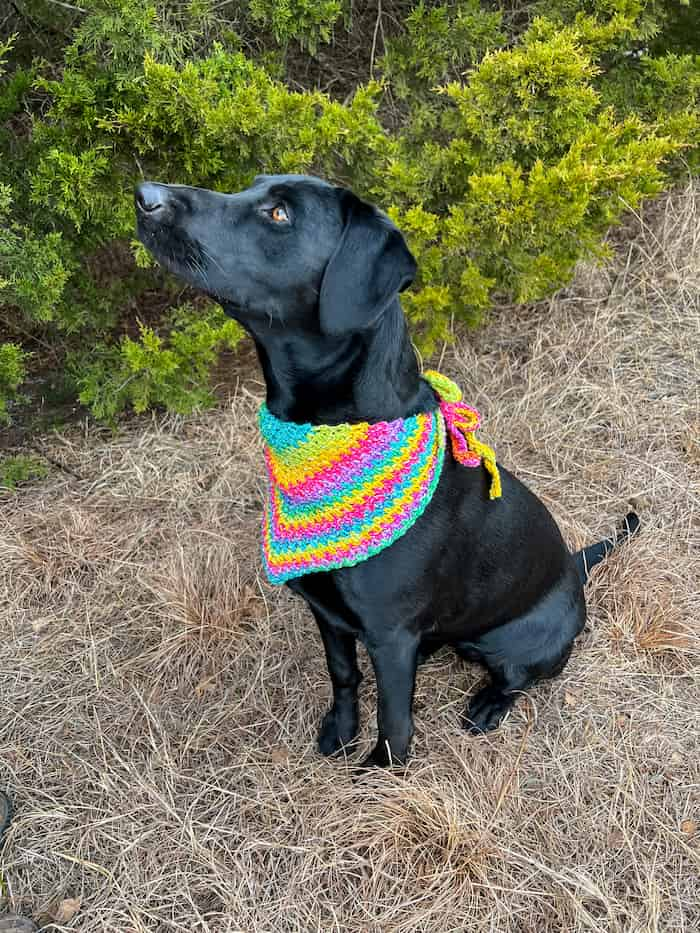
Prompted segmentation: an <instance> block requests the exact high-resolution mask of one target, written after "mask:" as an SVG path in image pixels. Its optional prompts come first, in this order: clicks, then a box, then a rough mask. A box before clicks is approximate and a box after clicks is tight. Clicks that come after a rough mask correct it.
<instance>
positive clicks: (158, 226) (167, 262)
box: [136, 215, 213, 294]
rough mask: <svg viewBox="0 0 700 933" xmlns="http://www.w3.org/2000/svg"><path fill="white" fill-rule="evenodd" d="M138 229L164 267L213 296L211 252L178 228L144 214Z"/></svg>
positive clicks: (139, 218)
mask: <svg viewBox="0 0 700 933" xmlns="http://www.w3.org/2000/svg"><path fill="white" fill-rule="evenodd" d="M136 229H137V234H138V238H139V240H140V241H141V242H142V243H143V245H144V246H145V247H146V249H147V250H148V251H149V252H150V253H151V254H152V255H153V256H154V257H155V259H156V260H157V261H158V263H159V264H160V265H161V266H163V268H165V269H167V270H168V272H172V273H173V275H176V276H177V277H178V278H180V279H184V280H185V281H186V282H188V283H189V284H190V285H194V286H196V287H197V288H201V289H203V290H204V291H206V292H209V293H210V294H213V291H212V289H211V287H210V283H209V275H208V263H207V253H206V250H205V249H204V247H203V246H202V245H201V244H200V243H198V242H197V241H196V240H194V239H192V238H191V237H189V236H188V235H187V234H186V233H185V232H184V231H183V230H181V229H179V228H178V227H175V226H172V225H165V224H162V223H158V222H155V221H153V220H150V219H148V218H145V217H143V216H141V215H139V217H138V221H137V228H136Z"/></svg>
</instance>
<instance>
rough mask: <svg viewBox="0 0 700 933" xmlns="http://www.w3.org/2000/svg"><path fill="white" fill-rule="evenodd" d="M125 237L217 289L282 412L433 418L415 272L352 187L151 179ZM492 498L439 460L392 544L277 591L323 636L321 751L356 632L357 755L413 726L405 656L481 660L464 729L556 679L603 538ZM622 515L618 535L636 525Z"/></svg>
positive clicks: (349, 668) (395, 235)
mask: <svg viewBox="0 0 700 933" xmlns="http://www.w3.org/2000/svg"><path fill="white" fill-rule="evenodd" d="M136 208H137V216H138V232H139V237H140V238H141V240H142V242H143V243H144V244H145V245H146V246H147V247H148V248H149V249H150V250H151V252H152V253H153V254H154V255H155V257H156V258H157V259H158V260H159V262H160V263H161V264H162V265H163V266H165V267H166V268H167V269H170V270H171V271H172V272H174V273H175V274H177V275H178V276H180V277H181V278H183V279H185V280H186V281H187V282H189V283H190V284H192V285H194V286H196V287H197V288H199V289H201V290H203V291H205V292H206V293H208V294H210V295H211V296H213V297H214V298H216V299H217V300H218V301H219V302H220V303H221V304H222V305H223V307H224V309H225V311H226V313H227V314H229V315H230V316H231V317H233V318H235V319H236V320H237V321H239V322H240V323H241V324H242V325H243V327H244V328H245V329H246V330H247V331H248V333H249V334H250V335H251V336H252V338H253V340H254V341H255V345H256V347H257V351H258V355H259V359H260V363H261V366H262V369H263V372H264V375H265V381H266V383H267V406H268V408H269V410H270V412H271V413H272V414H273V415H275V416H276V417H277V418H280V419H282V420H285V421H294V422H301V423H306V422H310V423H312V424H331V425H332V424H340V423H345V422H358V421H366V422H377V421H391V420H394V419H397V418H405V417H408V416H410V415H414V414H416V413H418V412H425V411H431V410H433V409H435V407H436V406H437V404H438V403H437V399H436V396H435V394H434V392H433V390H432V389H431V388H430V386H429V385H428V384H427V383H426V382H425V381H424V380H422V379H421V378H420V377H419V371H418V366H417V365H416V358H415V355H414V352H413V349H412V346H411V342H410V340H409V336H408V331H407V328H406V321H405V318H404V315H403V312H402V310H401V305H400V303H399V298H398V295H399V292H400V291H402V290H403V289H404V288H406V287H407V286H408V285H409V284H410V282H411V281H412V279H413V276H414V273H415V268H416V266H415V261H414V259H413V257H412V256H411V254H410V252H409V251H408V248H407V246H406V244H405V242H404V239H403V237H402V236H401V233H400V232H399V231H398V230H397V229H396V227H395V226H394V225H393V224H392V223H391V222H390V221H389V220H388V218H387V217H386V216H385V215H384V214H382V213H380V212H379V211H378V210H377V209H376V208H374V207H372V206H370V205H368V204H366V203H364V202H362V201H360V200H359V199H358V198H357V197H356V196H355V195H353V194H352V193H351V192H349V191H346V190H344V189H340V188H336V187H333V186H331V185H329V184H326V183H325V182H322V181H320V180H318V179H315V178H309V177H306V176H298V175H296V176H294V175H284V176H261V177H259V178H257V179H256V180H255V182H254V184H253V185H252V186H251V187H250V188H248V189H247V190H246V191H242V192H240V193H239V194H233V195H229V194H218V193H216V192H212V191H207V190H204V189H200V188H189V187H185V186H180V185H160V184H153V183H150V182H149V183H146V184H142V185H140V186H139V188H138V189H137V192H136ZM501 476H502V483H503V495H502V498H501V499H499V500H497V501H489V497H488V492H487V490H488V477H487V474H486V472H485V471H484V470H481V469H465V468H464V467H462V466H460V465H459V464H458V463H456V461H454V460H453V459H452V457H451V455H447V456H446V458H445V465H444V467H443V471H442V475H441V477H440V481H439V484H438V487H437V490H436V491H435V494H434V496H433V498H432V500H431V502H430V504H429V505H428V507H427V509H426V511H425V512H424V513H423V515H422V516H421V517H420V518H419V519H418V521H417V522H416V524H415V525H413V527H412V528H410V529H409V530H408V531H407V532H406V533H405V534H404V535H403V536H402V537H400V538H399V539H398V540H397V541H395V543H394V544H392V545H391V546H390V547H388V548H387V549H385V550H383V551H381V552H380V553H379V554H376V555H375V556H374V557H371V558H370V559H368V560H366V561H364V562H363V563H360V564H358V565H356V566H354V567H346V568H342V569H338V570H330V571H324V572H319V573H309V574H306V575H305V576H302V577H299V578H297V579H295V580H292V581H290V583H289V584H288V585H289V586H290V587H291V588H292V589H293V590H294V591H295V592H297V593H300V594H301V595H302V596H303V597H304V599H305V600H306V602H307V603H308V605H309V608H310V609H311V611H312V613H313V614H314V616H315V618H316V621H317V622H318V626H319V628H320V630H321V636H322V638H323V644H324V647H325V650H326V659H327V662H328V670H329V673H330V677H331V681H332V684H333V704H332V706H331V708H330V710H329V711H328V713H327V714H326V716H325V717H324V719H323V722H322V724H321V730H320V733H319V737H318V743H319V748H320V750H321V752H323V754H324V755H330V754H333V753H334V752H337V751H339V750H340V749H342V748H343V747H348V746H349V745H351V743H352V742H353V740H354V738H355V736H356V733H357V727H358V701H357V689H358V684H359V682H360V677H361V675H360V672H359V670H358V666H357V658H356V651H355V649H356V639H357V638H360V639H361V640H362V641H363V642H364V644H365V645H366V647H367V650H368V652H369V655H370V657H371V659H372V664H373V666H374V671H375V675H376V679H377V693H378V710H377V722H378V733H379V734H378V738H377V744H376V746H375V748H374V750H373V751H372V753H371V754H370V755H369V757H368V758H367V759H366V760H365V762H364V763H363V764H364V765H365V766H367V765H387V764H390V763H392V762H403V761H404V760H405V759H406V755H407V752H408V748H409V743H410V741H411V737H412V734H413V721H412V715H411V706H412V698H413V688H414V681H415V674H416V666H417V664H418V663H419V662H420V661H421V660H423V658H425V657H427V656H428V655H429V654H431V653H432V652H433V651H436V650H437V649H438V648H440V647H442V646H443V645H451V646H452V647H453V648H454V649H455V650H456V651H457V653H458V654H460V655H462V656H463V657H466V658H469V659H470V660H478V661H480V662H482V663H483V664H484V665H485V666H486V667H487V669H488V671H489V673H490V674H491V680H490V683H488V684H487V685H486V686H484V687H482V688H481V690H479V691H478V692H477V693H476V694H475V696H474V697H473V698H472V700H471V702H470V704H469V706H468V708H467V710H466V711H465V713H464V724H465V726H466V727H467V728H468V729H469V730H470V731H472V732H485V731H487V730H489V729H493V728H495V727H496V726H497V725H498V723H499V722H500V721H501V719H502V718H503V716H504V714H505V713H506V711H507V710H508V709H509V708H510V707H511V706H512V704H513V702H514V698H515V695H516V692H517V691H520V690H524V689H525V688H526V687H528V686H529V685H530V684H532V683H534V682H535V681H537V680H539V679H541V678H545V677H553V676H554V675H556V674H558V673H559V672H560V671H561V670H562V668H563V667H564V665H565V664H566V662H567V660H568V657H569V654H570V652H571V647H572V644H573V641H574V638H575V637H576V635H577V634H578V633H579V632H580V631H581V629H582V628H583V624H584V621H585V616H586V606H585V601H584V595H583V584H584V582H585V580H586V577H587V572H588V569H589V568H590V567H591V566H592V565H594V564H595V563H597V562H598V561H600V560H602V558H603V557H604V556H605V554H606V553H607V552H608V551H609V550H610V549H611V548H612V547H613V546H614V544H615V543H616V542H615V541H603V542H601V543H600V544H597V545H592V546H591V547H589V548H586V549H585V550H584V551H579V552H578V553H577V554H571V553H570V552H569V551H568V549H567V548H566V546H565V544H564V542H563V540H562V537H561V534H560V533H559V529H558V528H557V526H556V524H555V522H554V520H553V518H552V516H551V515H550V513H549V512H548V511H547V509H546V508H545V506H544V505H543V504H542V503H541V502H540V500H539V499H538V498H537V497H536V496H535V495H533V493H531V492H530V491H529V490H528V489H527V488H526V487H525V486H523V484H522V483H520V482H519V481H518V480H517V479H515V478H514V477H513V476H511V474H510V473H508V471H507V470H505V469H503V468H502V467H501ZM637 525H638V519H637V517H636V516H635V515H634V514H633V513H630V515H628V517H627V520H626V526H625V528H624V530H623V531H622V532H621V533H620V535H619V536H618V541H620V540H622V539H623V538H625V537H627V536H629V535H630V534H631V533H633V532H634V531H635V530H636V527H637Z"/></svg>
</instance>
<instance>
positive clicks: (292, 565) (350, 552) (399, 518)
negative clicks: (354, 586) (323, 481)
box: [275, 467, 435, 573]
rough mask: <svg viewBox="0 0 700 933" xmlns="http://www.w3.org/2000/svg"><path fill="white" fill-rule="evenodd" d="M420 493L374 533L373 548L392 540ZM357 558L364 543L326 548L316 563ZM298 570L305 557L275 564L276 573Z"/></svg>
mask: <svg viewBox="0 0 700 933" xmlns="http://www.w3.org/2000/svg"><path fill="white" fill-rule="evenodd" d="M434 474H435V467H433V468H432V469H431V471H430V477H431V479H432V477H433V476H434ZM422 492H423V491H422V490H420V489H419V490H417V491H416V493H414V495H413V498H412V500H410V501H409V502H407V503H406V508H405V510H404V512H401V513H399V514H398V515H396V516H395V517H394V518H393V519H392V520H391V521H390V522H387V523H386V524H385V525H382V527H381V528H380V529H379V530H378V531H377V532H376V533H375V536H374V538H373V544H374V545H375V546H377V545H379V544H382V543H383V542H384V541H389V542H390V541H392V540H393V539H394V537H395V535H396V532H397V530H398V529H400V528H401V527H402V526H403V525H404V523H405V522H406V515H407V514H410V513H411V512H412V511H413V510H414V508H415V506H416V503H418V502H420V500H421V497H422ZM358 556H362V557H365V556H366V546H365V545H364V543H362V544H357V545H347V546H345V547H343V546H342V545H338V546H336V547H335V548H334V549H333V550H331V549H330V548H327V549H326V550H325V551H324V552H323V555H322V557H319V558H318V562H319V563H320V564H324V563H327V564H329V565H330V564H333V565H336V566H337V563H338V562H339V561H347V560H349V559H351V558H355V557H358ZM300 569H308V560H307V558H306V557H300V558H298V559H297V560H291V561H276V562H275V571H276V572H277V573H289V572H290V571H294V570H300Z"/></svg>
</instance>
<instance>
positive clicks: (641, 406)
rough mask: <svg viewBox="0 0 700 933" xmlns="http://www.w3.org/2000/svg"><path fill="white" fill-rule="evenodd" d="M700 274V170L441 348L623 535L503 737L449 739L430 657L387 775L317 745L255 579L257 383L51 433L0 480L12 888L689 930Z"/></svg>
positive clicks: (5, 779) (172, 918) (580, 513)
mask: <svg viewBox="0 0 700 933" xmlns="http://www.w3.org/2000/svg"><path fill="white" fill-rule="evenodd" d="M699 295H700V188H699V187H698V186H697V185H696V186H695V187H693V186H689V187H688V188H687V189H686V190H684V191H679V192H677V193H675V194H674V195H672V196H670V197H667V198H665V199H664V200H662V201H660V202H657V203H656V204H653V205H651V206H650V207H649V208H648V209H647V216H645V217H639V218H634V217H632V218H631V219H630V222H629V225H628V229H627V230H626V231H625V235H624V236H618V237H617V246H616V258H615V260H614V261H613V262H612V263H611V264H610V265H608V266H607V267H605V268H602V269H601V268H582V269H581V270H580V273H579V275H578V277H577V279H576V281H575V283H574V284H573V285H572V287H571V288H570V289H568V290H567V291H565V292H563V293H562V294H560V295H558V296H557V297H556V298H555V299H553V300H552V301H551V302H549V303H547V304H545V305H540V306H538V307H534V308H526V309H522V308H520V309H515V308H513V309H506V310H504V311H503V312H501V313H499V314H497V315H495V316H494V319H493V321H492V322H491V323H490V324H489V325H488V326H487V327H486V328H485V329H484V330H482V331H480V332H479V333H478V334H476V335H473V334H470V335H463V336H462V337H461V338H460V339H459V341H458V344H457V346H456V347H455V348H453V349H448V350H446V351H445V353H444V358H443V359H442V360H441V361H440V365H441V366H442V368H443V369H444V370H445V371H446V372H448V373H449V374H451V375H453V376H455V377H457V378H458V379H459V381H460V382H461V383H462V385H463V387H464V388H465V390H466V395H467V397H468V398H469V399H470V400H471V401H473V402H474V403H475V404H476V405H477V406H478V407H479V408H480V409H481V410H482V412H483V413H484V415H485V419H486V424H487V431H486V438H487V439H488V440H490V441H492V442H493V443H494V444H495V446H496V448H497V450H498V452H499V456H500V458H501V460H502V461H503V462H504V463H505V464H506V465H508V466H511V467H512V468H514V469H515V470H516V471H517V472H518V474H519V475H520V476H521V477H522V478H523V479H524V480H525V481H526V482H528V483H529V484H530V485H531V486H532V487H533V488H534V489H535V490H536V491H537V492H538V493H539V494H540V495H541V496H542V497H543V499H544V500H545V501H546V502H547V504H548V505H549V506H550V508H551V509H552V510H553V512H554V514H555V515H556V517H557V519H558V520H559V522H560V524H561V527H562V528H563V530H564V533H565V535H566V536H567V538H568V540H569V541H570V543H571V545H572V546H580V545H582V544H583V543H585V542H589V541H592V540H595V539H597V538H599V537H600V536H602V535H604V534H607V533H609V532H610V531H611V530H612V528H613V527H614V526H615V525H616V524H617V523H618V521H619V519H620V517H621V516H622V515H623V514H624V512H625V511H626V510H627V508H628V502H629V501H630V499H634V500H635V502H636V504H637V506H638V507H639V509H640V511H641V513H642V517H643V522H644V525H643V530H642V531H641V533H640V534H639V536H638V537H637V538H636V539H635V541H634V543H632V544H631V545H629V546H627V547H625V548H623V549H620V551H619V552H617V553H616V554H614V555H613V556H611V557H610V558H609V559H608V560H607V561H606V563H605V564H604V565H602V566H601V567H600V568H599V569H597V570H596V571H595V572H594V579H593V580H592V582H591V585H590V587H589V605H590V616H589V623H588V626H587V628H586V630H585V632H584V634H583V635H582V637H581V638H580V639H579V641H578V643H577V646H576V649H575V651H574V654H573V657H572V660H571V663H570V665H569V666H568V667H567V669H566V671H565V672H564V674H563V675H562V676H561V677H559V678H558V679H557V680H555V681H553V682H551V683H547V684H543V685H541V686H539V687H537V688H536V689H534V690H532V691H531V692H530V693H529V694H528V696H527V697H526V698H523V700H522V701H521V702H520V703H519V704H518V706H517V708H516V709H515V710H514V711H513V712H512V713H511V715H510V716H509V718H508V719H507V721H506V723H505V724H504V725H503V727H502V728H501V729H499V730H498V731H497V732H495V733H493V734H491V735H489V736H487V737H484V738H480V739H475V738H471V737H468V736H467V735H465V734H464V733H463V732H461V731H460V728H459V713H460V711H461V710H462V708H463V707H464V704H465V702H466V699H467V696H468V695H469V693H470V692H471V691H472V690H473V689H474V687H475V685H476V684H477V683H478V681H479V679H480V678H481V676H482V674H481V672H480V670H479V668H477V667H474V666H471V665H466V664H464V663H463V662H460V661H458V660H457V659H455V658H454V657H452V656H451V655H449V654H448V653H442V654H440V655H437V656H436V657H435V658H434V659H433V660H431V662H429V663H428V664H427V665H425V667H423V668H422V669H421V671H420V673H419V677H418V685H417V695H416V721H417V734H416V738H415V743H414V757H413V759H412V762H411V764H410V766H409V768H408V769H407V771H406V773H405V774H402V773H393V774H392V773H378V774H375V775H372V776H370V777H369V778H367V779H366V780H365V781H364V782H362V783H359V784H355V783H353V781H352V780H351V776H350V770H349V766H348V763H346V762H344V761H335V762H329V761H326V760H324V759H322V758H320V757H319V756H318V755H317V753H316V751H315V748H314V736H315V731H316V727H317V724H318V721H319V719H320V717H321V715H322V713H323V711H324V709H325V707H326V705H327V703H328V696H329V685H328V680H327V675H326V673H325V670H324V663H323V658H322V651H321V645H320V640H319V637H318V635H317V633H316V630H315V627H314V624H313V621H312V619H311V617H310V615H309V614H308V613H307V612H306V611H305V610H304V608H303V605H302V604H301V603H300V602H299V601H297V600H295V599H293V598H292V596H291V595H290V594H289V593H288V592H287V591H285V590H279V589H273V588H271V587H269V586H268V585H267V584H266V583H264V582H262V580H261V577H260V562H259V558H258V540H257V534H258V523H259V518H260V499H261V488H262V477H261V469H260V458H259V447H258V438H257V434H256V430H255V410H256V405H257V402H258V399H259V397H260V393H261V388H262V386H261V383H260V379H259V377H258V376H257V375H249V376H247V377H245V378H243V379H242V380H241V382H240V385H239V386H238V387H237V389H236V390H235V392H234V393H233V394H232V397H231V398H230V401H229V402H228V403H226V404H224V405H222V406H221V407H220V408H219V409H218V410H217V411H213V412H210V413H208V414H206V415H203V416H200V417H197V418H188V419H182V418H175V417H169V418H160V419H156V418H154V419H152V420H146V419H144V420H141V421H134V422H133V423H132V424H130V425H129V426H128V427H126V428H124V429H123V430H122V431H121V432H120V433H119V435H118V436H116V437H113V436H111V435H108V434H107V433H105V432H102V431H100V430H97V429H95V428H93V427H86V428H85V430H84V431H83V432H77V431H75V430H72V431H68V432H66V433H64V434H62V435H55V436H53V437H52V438H49V439H46V440H45V441H43V442H42V443H45V444H46V445H47V451H48V452H50V454H51V456H52V458H53V459H54V460H56V461H60V462H62V463H64V464H65V465H66V466H69V467H70V468H71V469H72V470H74V471H75V472H77V473H78V474H79V475H80V476H81V477H82V479H76V478H75V477H74V476H72V475H70V474H64V473H61V472H60V471H57V470H56V471H54V472H53V473H52V475H51V476H50V477H49V479H48V480H46V481H45V482H43V483H42V484H41V485H38V486H34V487H32V488H29V489H27V490H25V491H22V492H21V493H19V494H17V495H15V496H7V497H6V498H4V499H3V500H0V595H1V600H0V632H1V633H2V636H3V637H2V639H1V640H0V684H1V687H2V720H1V725H0V769H1V772H2V774H1V777H0V786H3V787H5V788H6V789H8V790H9V791H10V792H11V794H12V795H13V796H14V798H15V800H16V804H17V813H16V818H15V821H14V824H13V826H12V828H11V830H10V832H9V835H8V837H7V841H6V845H5V847H4V850H3V858H2V866H1V869H0V870H1V878H2V885H3V891H4V894H5V896H6V901H7V903H8V904H9V905H10V906H11V907H12V908H13V909H17V910H20V911H22V912H25V913H28V914H31V915H34V916H35V917H37V918H38V919H40V920H41V922H42V923H45V924H47V925H48V926H49V927H50V929H52V930H69V929H70V930H82V931H94V933H97V931H110V933H137V931H138V933H140V931H159V933H160V931H163V933H165V931H169V930H175V931H211V933H235V931H244V933H278V931H279V933H287V931H289V933H292V931H295V933H313V931H323V933H326V931H339V933H367V931H369V933H374V931H382V933H384V931H387V933H446V931H454V933H458V931H460V933H461V931H469V933H487V931H491V933H564V931H565V933H569V931H606V933H607V931H610V933H635V931H637V933H647V931H649V933H656V931H673V933H692V931H697V930H698V929H700V893H699V891H700V889H699V887H698V880H697V879H698V867H699V865H698V863H699V862H700V838H699V833H698V829H697V827H698V820H699V808H700V802H699V791H698V788H699V787H700V703H699V699H700V698H699V692H700V691H699V690H698V674H699V673H700V664H699V660H700V651H699V639H698V610H699V608H700V605H699V604H700V600H699V598H698V582H699V576H700V574H699V570H700V562H699V558H698V555H699V553H700V551H699V545H700V533H699V532H700V529H699V522H698V518H699V516H700V511H699V501H698V500H699V498H700V456H699V454H698V450H699V448H698V444H699V443H700V414H699V412H700V399H699V395H700V392H699V387H700V380H699V376H700V367H699V365H698V353H699V344H700V299H699ZM435 362H437V361H435ZM362 661H363V665H364V667H365V668H367V659H366V657H365V656H364V655H363V658H362ZM373 692H374V691H373V686H372V683H371V678H368V680H367V681H366V684H365V687H364V688H363V692H362V696H363V715H364V726H363V729H364V731H363V743H362V744H363V746H364V747H366V746H367V745H369V742H370V737H371V731H372V725H371V722H369V719H370V713H371V710H372V698H373ZM69 898H74V899H78V900H79V903H80V906H79V909H78V910H77V912H75V907H76V906H77V904H76V902H75V901H68V899H69ZM62 902H64V903H63V906H61V904H62ZM66 902H67V904H68V906H66Z"/></svg>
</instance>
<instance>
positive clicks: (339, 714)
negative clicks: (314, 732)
mask: <svg viewBox="0 0 700 933" xmlns="http://www.w3.org/2000/svg"><path fill="white" fill-rule="evenodd" d="M311 611H312V612H313V614H314V617H315V619H316V622H317V623H318V627H319V631H320V632H321V638H322V639H323V647H324V649H325V652H326V663H327V664H328V673H329V674H330V678H331V683H332V684H333V705H332V706H331V708H330V709H329V710H328V712H327V713H326V715H325V716H324V717H323V720H322V722H321V728H320V730H319V733H318V748H319V751H320V752H321V754H322V755H334V754H335V753H336V752H339V751H340V750H341V749H343V748H345V749H347V750H350V748H351V747H352V744H353V741H354V739H355V736H356V735H357V728H358V701H357V687H358V684H359V683H360V681H361V680H362V674H361V673H360V669H359V668H358V666H357V646H356V638H355V636H354V635H353V634H351V633H349V632H344V631H342V630H339V629H338V628H337V627H336V626H333V625H330V624H329V623H328V621H327V619H326V617H325V615H323V614H322V613H321V612H320V611H318V610H316V609H314V608H313V607H312V609H311Z"/></svg>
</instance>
